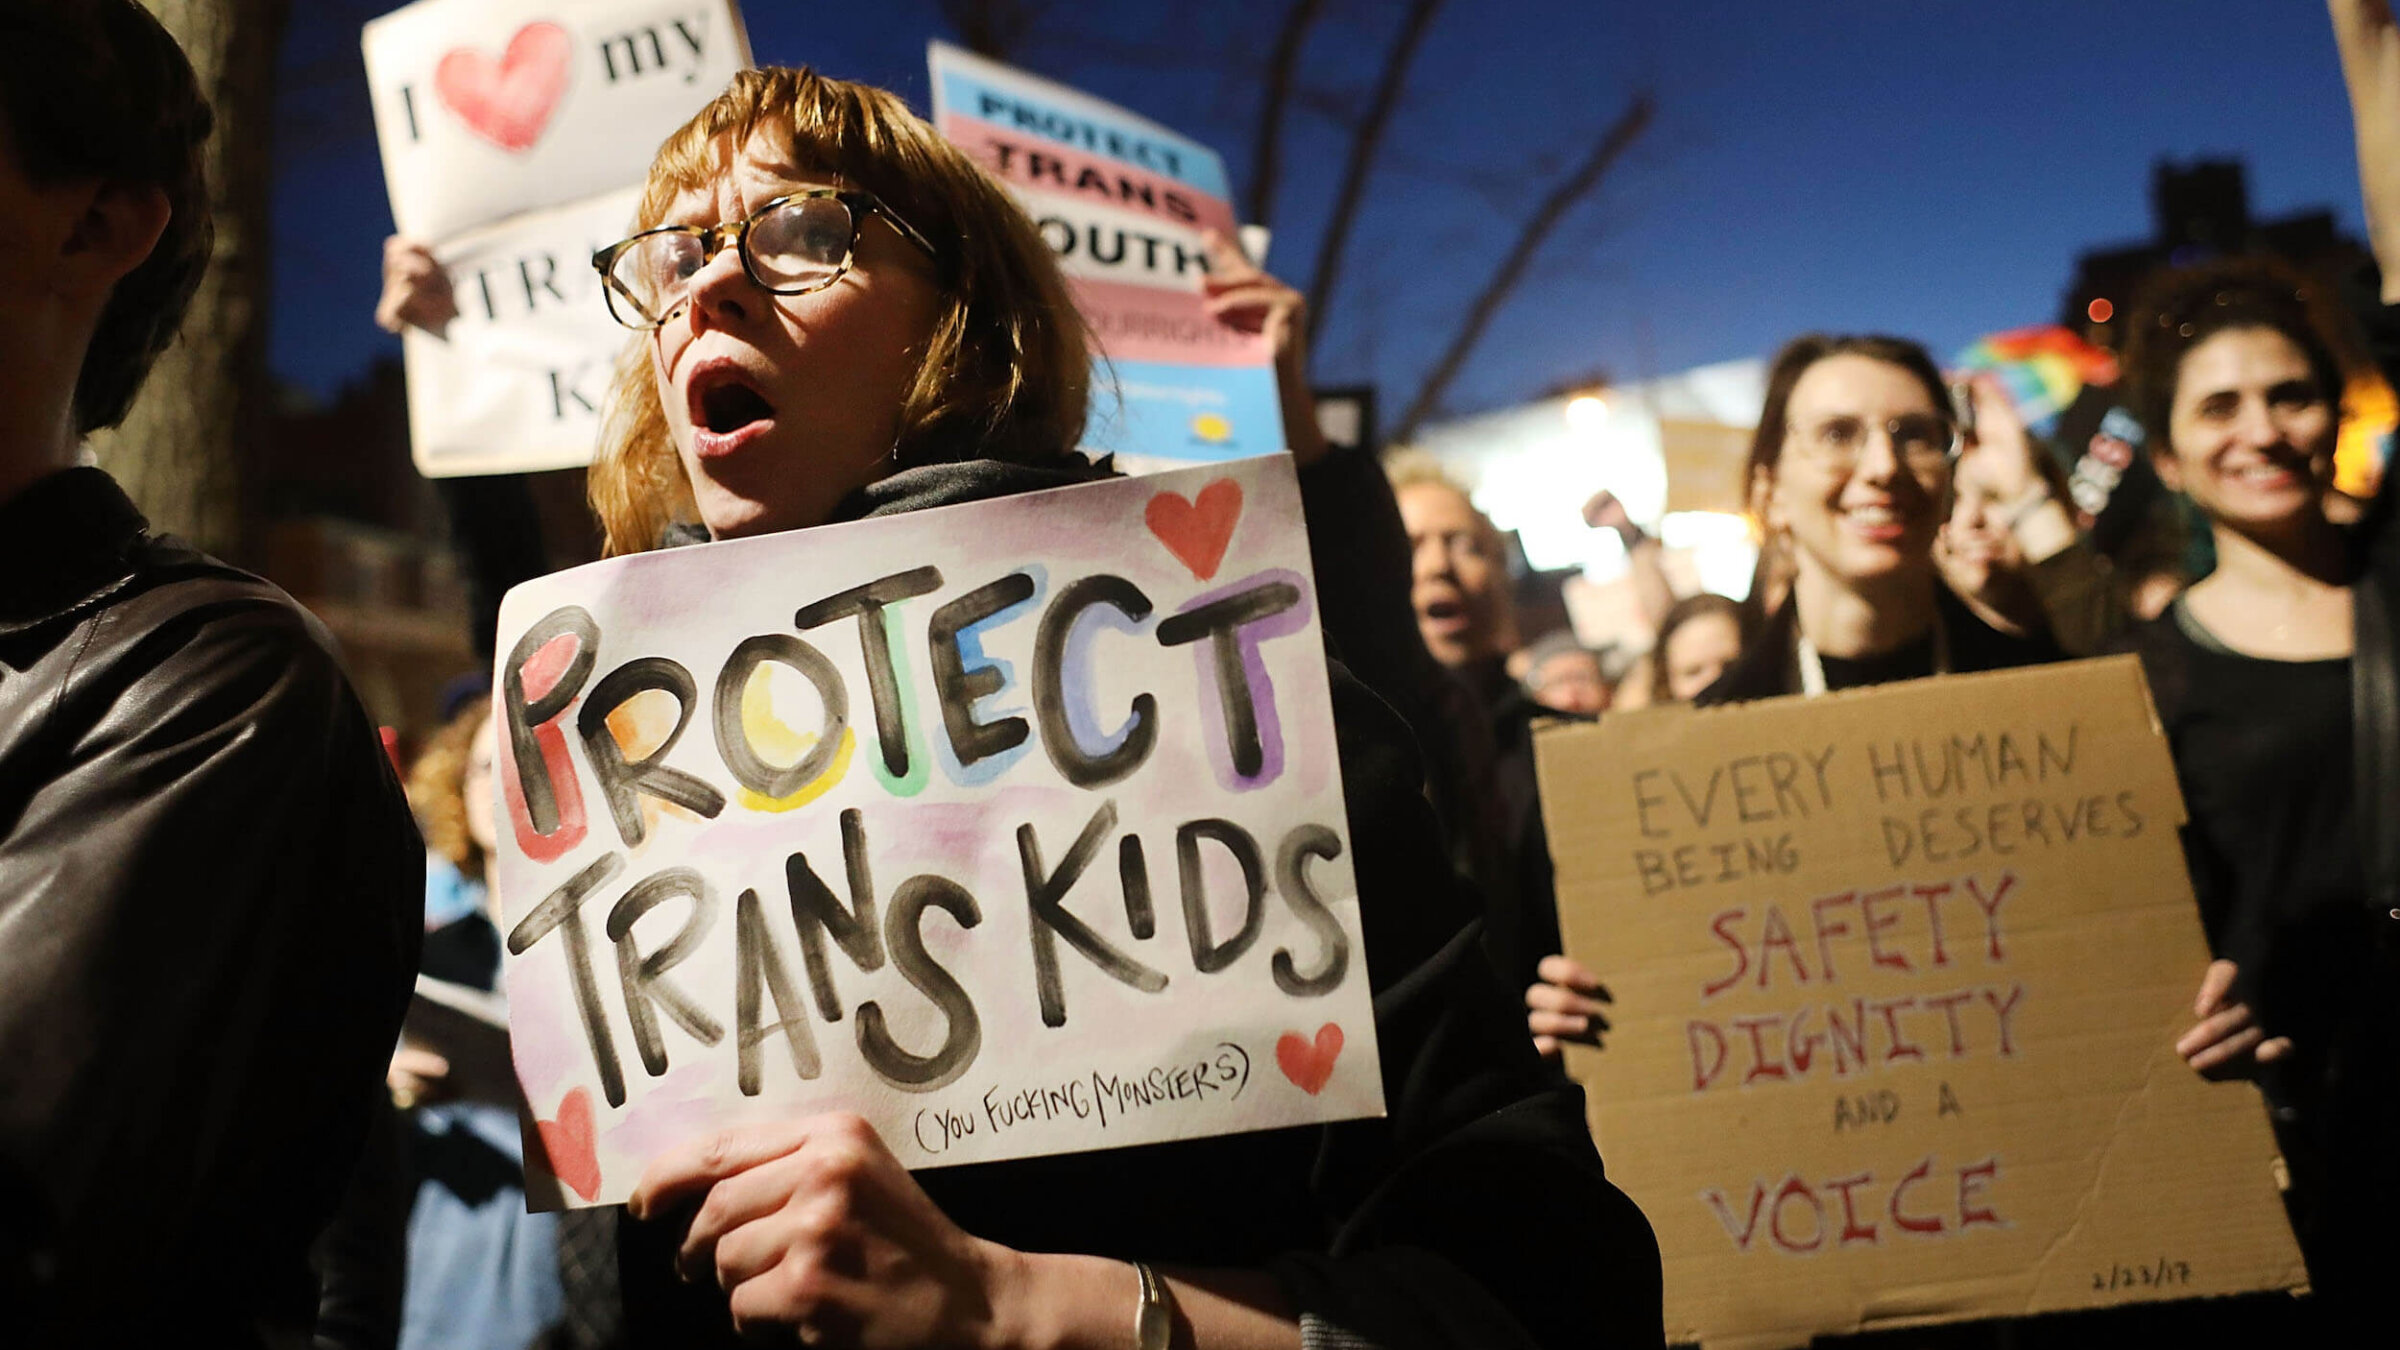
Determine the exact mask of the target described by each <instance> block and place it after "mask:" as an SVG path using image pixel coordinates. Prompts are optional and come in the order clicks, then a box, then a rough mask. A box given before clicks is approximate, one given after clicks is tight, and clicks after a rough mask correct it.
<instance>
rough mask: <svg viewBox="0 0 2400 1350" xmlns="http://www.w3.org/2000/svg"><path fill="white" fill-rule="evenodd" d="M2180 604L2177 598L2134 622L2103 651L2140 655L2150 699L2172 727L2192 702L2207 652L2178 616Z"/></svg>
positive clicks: (2112, 654) (2160, 715)
mask: <svg viewBox="0 0 2400 1350" xmlns="http://www.w3.org/2000/svg"><path fill="white" fill-rule="evenodd" d="M2181 604H2182V602H2181V601H2177V602H2176V603H2175V604H2172V605H2169V606H2168V607H2167V608H2166V610H2165V611H2164V612H2162V613H2160V614H2159V615H2158V616H2157V617H2156V618H2151V619H2144V620H2142V621H2140V622H2138V623H2136V624H2134V625H2133V626H2132V627H2131V628H2128V629H2126V630H2125V631H2124V632H2123V633H2121V634H2119V635H2118V636H2117V637H2116V638H2115V640H2113V641H2111V642H2110V643H2109V644H2108V646H2107V648H2106V649H2105V650H2104V651H2103V652H2102V653H2101V654H2102V655H2105V656H2136V657H2139V658H2141V662H2142V676H2143V678H2144V679H2146V680H2147V681H2149V684H2150V698H2151V701H2152V702H2153V703H2155V704H2156V705H2157V707H2158V712H2159V717H2160V719H2161V720H2162V721H2163V722H2164V723H2165V724H2166V725H2167V726H2168V727H2170V728H2172V727H2173V726H2174V725H2175V724H2176V722H2177V721H2178V719H2180V717H2181V716H2182V714H2183V712H2184V710H2185V708H2186V707H2187V706H2188V705H2189V703H2190V702H2191V696H2192V692H2193V690H2194V688H2195V687H2196V683H2197V681H2196V680H2195V675H2194V671H2193V665H2194V663H2195V661H2197V660H2200V659H2204V658H2205V657H2206V656H2207V654H2208V653H2207V649H2206V648H2204V647H2202V646H2201V645H2200V644H2199V643H2198V642H2196V641H2194V640H2193V638H2192V635H2191V634H2190V633H2188V632H2186V631H2185V630H2184V626H2183V624H2182V622H2181V621H2180V620H2179V619H2178V618H2177V616H2176V610H2177V609H2178V608H2179V607H2180V606H2181Z"/></svg>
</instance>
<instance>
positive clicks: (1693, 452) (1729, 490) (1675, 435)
mask: <svg viewBox="0 0 2400 1350" xmlns="http://www.w3.org/2000/svg"><path fill="white" fill-rule="evenodd" d="M1753 434H1754V432H1753V429H1752V428H1749V427H1735V426H1727V425H1725V424H1724V423H1722V422H1703V421H1696V420H1692V419H1689V418H1676V417H1661V418H1659V419H1658V453H1659V456H1660V458H1662V459H1664V460H1665V461H1666V463H1667V510H1669V511H1721V512H1725V513H1726V514H1729V515H1738V514H1740V513H1741V512H1742V511H1743V510H1744V509H1745V508H1746V507H1747V506H1748V504H1749V498H1750V485H1749V483H1748V482H1747V481H1745V479H1746V472H1745V471H1746V470H1747V468H1748V467H1749V466H1748V460H1749V457H1750V438H1751V436H1752V435H1753Z"/></svg>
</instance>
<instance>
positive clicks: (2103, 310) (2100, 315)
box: [2083, 299, 2117, 323]
mask: <svg viewBox="0 0 2400 1350" xmlns="http://www.w3.org/2000/svg"><path fill="white" fill-rule="evenodd" d="M2083 312H2084V313H2085V314H2086V315H2088V316H2090V318H2091V320H2092V322H2093V323H2107V322H2108V321H2109V320H2110V319H2113V318H2115V317H2116V315H2117V307H2116V306H2115V305H2112V304H2110V303H2108V301H2107V300H2105V299H2100V300H2094V301H2092V303H2091V304H2089V305H2086V306H2085V307H2084V311H2083Z"/></svg>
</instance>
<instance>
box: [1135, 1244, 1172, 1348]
mask: <svg viewBox="0 0 2400 1350" xmlns="http://www.w3.org/2000/svg"><path fill="white" fill-rule="evenodd" d="M1131 1264H1132V1266H1133V1273H1134V1274H1135V1275H1137V1276H1139V1277H1140V1279H1141V1293H1140V1295H1139V1297H1138V1298H1137V1300H1136V1301H1135V1303H1134V1305H1133V1346H1134V1350H1168V1346H1169V1345H1170V1344H1172V1343H1173V1341H1174V1339H1175V1312H1174V1304H1173V1302H1172V1300H1170V1299H1169V1298H1168V1297H1167V1282H1166V1281H1164V1280H1162V1279H1160V1278H1158V1272H1157V1271H1155V1270H1152V1269H1151V1268H1150V1265H1149V1263H1148V1262H1146V1261H1135V1262H1133V1263H1131Z"/></svg>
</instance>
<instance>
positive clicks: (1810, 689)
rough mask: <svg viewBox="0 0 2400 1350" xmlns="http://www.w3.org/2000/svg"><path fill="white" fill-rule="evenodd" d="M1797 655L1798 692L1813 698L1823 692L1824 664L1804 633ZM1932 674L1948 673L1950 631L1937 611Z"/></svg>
mask: <svg viewBox="0 0 2400 1350" xmlns="http://www.w3.org/2000/svg"><path fill="white" fill-rule="evenodd" d="M1798 655H1799V658H1800V692H1801V694H1803V695H1804V696H1806V697H1808V698H1815V697H1816V696H1817V695H1819V694H1822V693H1824V692H1825V663H1824V661H1822V660H1821V659H1819V658H1818V656H1817V644H1815V643H1813V642H1811V641H1809V640H1808V635H1807V634H1805V633H1803V634H1801V635H1800V642H1799V651H1798ZM1933 673H1934V674H1936V675H1947V674H1949V673H1950V629H1949V626H1948V625H1946V624H1944V623H1943V622H1942V614H1941V611H1940V610H1938V609H1937V610H1935V611H1934V614H1933Z"/></svg>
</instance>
